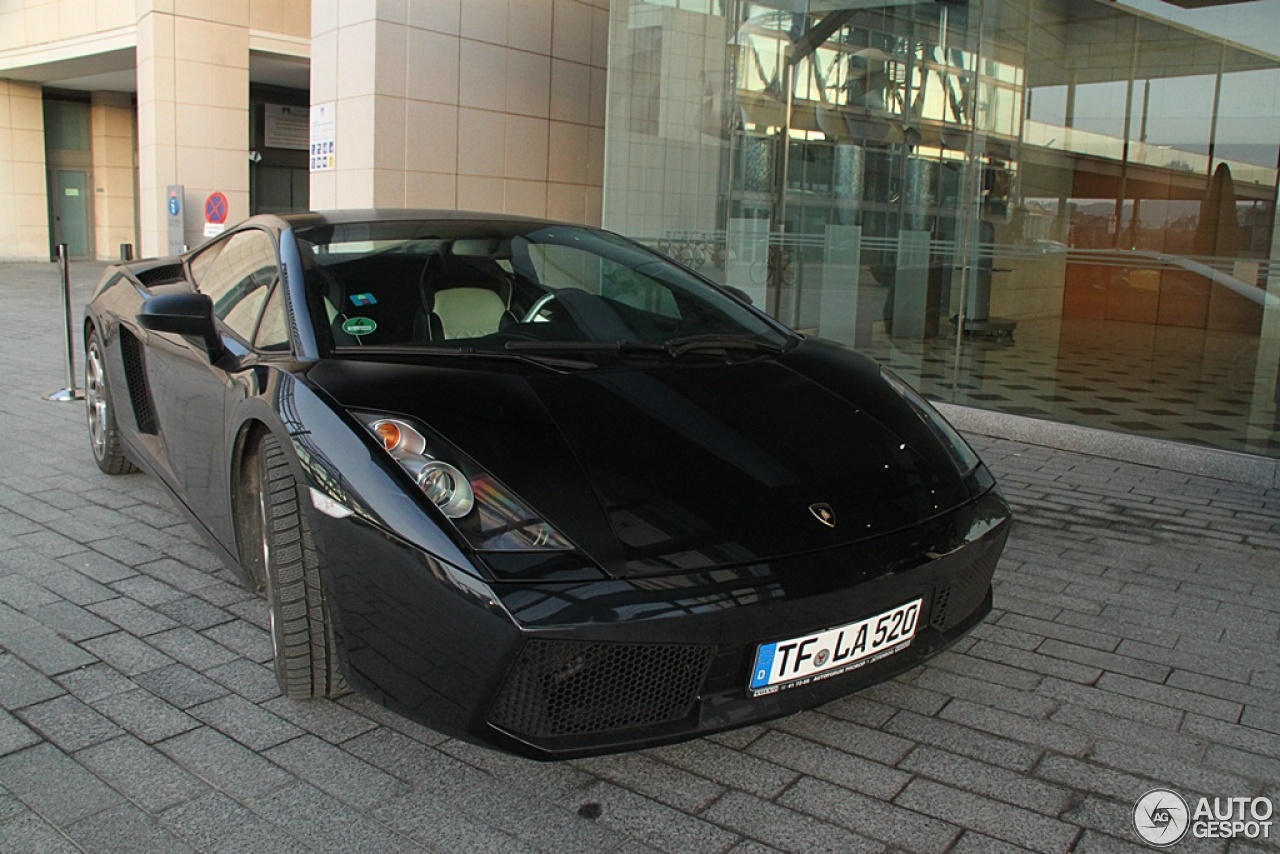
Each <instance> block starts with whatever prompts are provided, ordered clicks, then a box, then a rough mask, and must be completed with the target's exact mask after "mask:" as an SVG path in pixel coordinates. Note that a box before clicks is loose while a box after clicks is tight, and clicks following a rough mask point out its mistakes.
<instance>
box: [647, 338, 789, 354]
mask: <svg viewBox="0 0 1280 854" xmlns="http://www.w3.org/2000/svg"><path fill="white" fill-rule="evenodd" d="M662 346H663V348H664V349H665V350H666V351H667V353H668V354H669V355H670V356H671V358H673V359H678V358H680V357H681V356H683V355H684V354H686V353H727V352H728V351H730V350H749V351H754V352H764V353H781V352H782V351H783V349H784V348H783V346H782V345H781V344H777V343H774V342H773V341H765V340H762V339H760V338H751V337H748V336H746V335H724V334H721V333H711V334H708V335H687V336H685V337H683V338H670V339H668V340H667V342H666V343H665V344H663V345H662Z"/></svg>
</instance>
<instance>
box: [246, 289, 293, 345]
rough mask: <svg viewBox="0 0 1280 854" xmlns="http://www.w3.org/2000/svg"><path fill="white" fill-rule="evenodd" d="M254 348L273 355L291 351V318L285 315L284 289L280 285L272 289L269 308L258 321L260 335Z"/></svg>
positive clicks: (254, 341)
mask: <svg viewBox="0 0 1280 854" xmlns="http://www.w3.org/2000/svg"><path fill="white" fill-rule="evenodd" d="M253 346H254V347H255V348H256V349H258V350H266V351H268V352H272V353H281V352H285V351H287V350H288V349H289V318H288V317H287V316H286V315H285V310H284V288H283V287H281V286H280V285H276V286H275V287H274V288H272V289H271V296H270V297H269V298H268V299H267V307H266V308H264V309H263V310H262V319H261V320H260V321H258V334H257V335H255V336H254V338H253Z"/></svg>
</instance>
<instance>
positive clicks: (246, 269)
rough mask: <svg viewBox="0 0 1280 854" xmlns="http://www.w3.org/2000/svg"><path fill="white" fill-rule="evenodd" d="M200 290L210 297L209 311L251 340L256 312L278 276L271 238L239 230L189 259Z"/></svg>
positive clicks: (255, 323) (263, 233)
mask: <svg viewBox="0 0 1280 854" xmlns="http://www.w3.org/2000/svg"><path fill="white" fill-rule="evenodd" d="M191 275H192V277H193V278H194V279H195V282H196V287H197V288H198V289H199V290H200V292H201V293H205V294H208V295H209V297H210V298H211V299H212V300H213V313H214V314H215V315H217V316H218V318H219V319H220V320H221V321H222V322H223V323H225V324H226V325H227V327H228V328H229V329H230V330H231V331H232V332H234V333H235V334H236V335H237V336H239V337H240V338H242V339H244V340H245V341H251V340H252V339H253V330H254V327H255V326H256V325H257V321H258V314H259V312H261V310H262V305H263V303H264V302H265V301H266V299H267V294H268V293H269V291H270V289H271V286H272V285H273V284H274V283H275V282H276V280H277V279H278V278H279V270H278V268H277V265H276V250H275V245H274V244H273V243H272V241H271V238H270V237H269V236H268V235H267V233H266V232H264V231H258V230H256V229H254V230H249V231H241V232H239V233H237V234H235V235H233V236H232V237H230V238H229V239H227V240H225V241H222V242H220V243H218V244H217V245H216V246H212V247H210V248H209V249H207V250H205V251H204V252H202V253H200V254H199V255H198V256H196V257H195V258H194V259H192V261H191Z"/></svg>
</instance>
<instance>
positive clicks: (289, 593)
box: [258, 436, 347, 699]
mask: <svg viewBox="0 0 1280 854" xmlns="http://www.w3.org/2000/svg"><path fill="white" fill-rule="evenodd" d="M258 467H259V468H258V471H259V475H260V477H259V481H258V482H259V487H260V488H259V508H260V510H261V522H262V524H261V526H260V539H261V544H262V546H261V547H262V566H263V573H262V574H263V578H264V581H265V586H266V592H267V608H268V620H269V623H270V631H271V647H272V651H273V652H274V653H275V671H276V680H277V681H278V682H279V683H280V690H281V691H283V692H284V695H285V696H286V697H292V698H294V699H306V698H309V697H337V696H340V695H342V694H344V693H346V692H347V686H346V682H345V680H344V679H343V678H342V674H341V672H340V671H339V669H338V655H337V650H336V647H335V643H334V637H333V623H332V621H331V619H330V616H329V603H328V601H327V600H326V599H325V595H324V588H323V587H322V586H321V583H320V568H319V562H318V560H317V559H316V550H315V545H314V544H313V542H312V539H311V531H310V529H309V528H308V526H307V520H306V517H305V516H304V515H303V514H302V512H301V509H300V508H299V506H298V487H297V484H296V483H295V481H294V479H293V473H292V472H291V471H290V470H289V463H288V459H287V458H286V457H285V453H284V451H283V449H281V447H280V442H279V440H277V439H276V438H275V437H274V436H266V437H265V438H263V440H262V443H261V445H259V447H258Z"/></svg>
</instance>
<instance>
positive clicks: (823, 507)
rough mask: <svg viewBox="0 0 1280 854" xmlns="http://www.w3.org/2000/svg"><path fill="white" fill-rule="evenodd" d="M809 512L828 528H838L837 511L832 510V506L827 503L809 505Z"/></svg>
mask: <svg viewBox="0 0 1280 854" xmlns="http://www.w3.org/2000/svg"><path fill="white" fill-rule="evenodd" d="M809 512H810V513H812V514H813V518H815V519H817V520H818V521H819V522H821V523H822V524H824V525H826V526H827V527H828V528H834V527H835V526H836V511H834V510H832V509H831V505H830V504H827V503H826V502H822V501H820V502H818V503H817V504H810V505H809Z"/></svg>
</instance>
